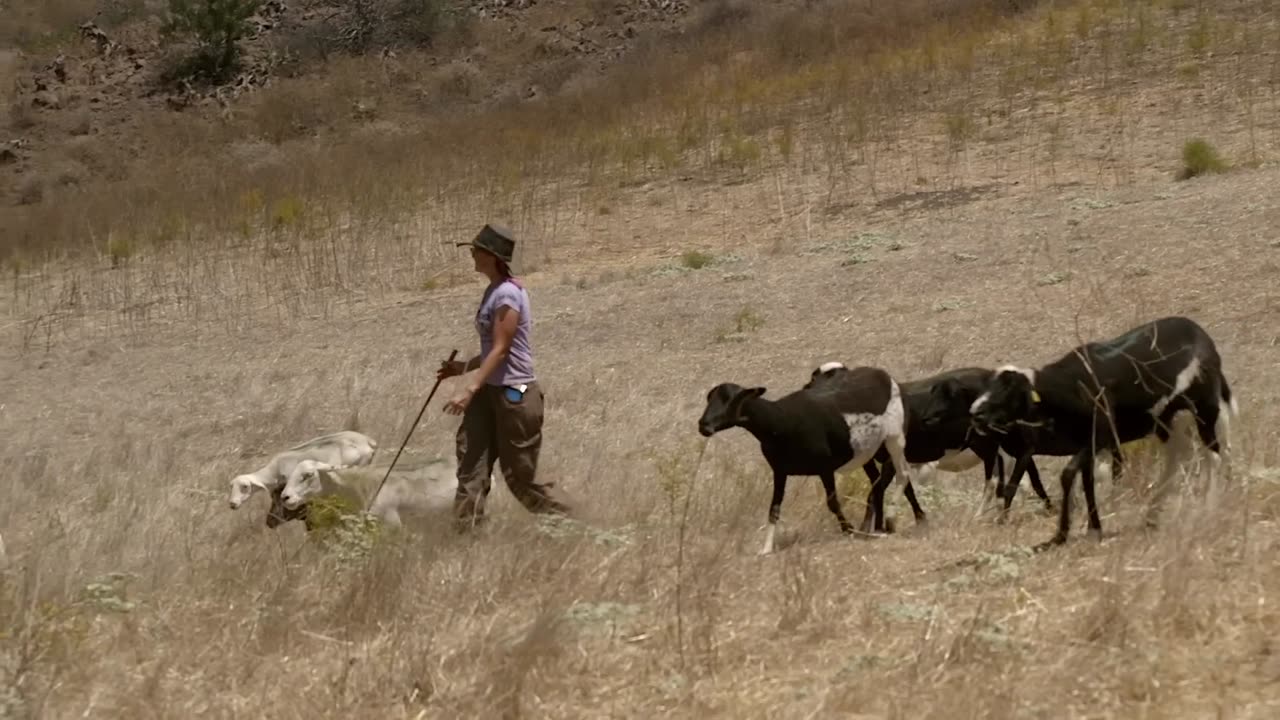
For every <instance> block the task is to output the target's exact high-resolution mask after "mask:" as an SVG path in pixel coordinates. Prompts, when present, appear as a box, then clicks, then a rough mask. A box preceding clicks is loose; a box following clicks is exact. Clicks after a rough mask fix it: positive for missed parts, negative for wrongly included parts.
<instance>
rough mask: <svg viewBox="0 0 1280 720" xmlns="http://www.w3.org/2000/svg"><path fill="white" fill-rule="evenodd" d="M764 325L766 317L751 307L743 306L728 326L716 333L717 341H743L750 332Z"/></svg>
mask: <svg viewBox="0 0 1280 720" xmlns="http://www.w3.org/2000/svg"><path fill="white" fill-rule="evenodd" d="M763 326H764V318H763V317H761V316H760V315H759V314H757V313H756V312H755V311H754V310H752V309H751V308H750V307H743V308H742V309H740V310H738V312H737V314H735V315H734V316H733V320H731V321H730V324H729V326H728V327H727V328H725V329H723V330H721V331H720V332H718V333H716V338H715V339H716V342H721V343H722V342H742V341H744V340H746V339H747V337H748V335H750V333H753V332H755V331H756V330H759V329H760V328H761V327H763Z"/></svg>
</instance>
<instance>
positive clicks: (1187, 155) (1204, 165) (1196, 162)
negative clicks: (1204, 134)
mask: <svg viewBox="0 0 1280 720" xmlns="http://www.w3.org/2000/svg"><path fill="white" fill-rule="evenodd" d="M1226 169H1227V163H1226V161H1224V160H1223V159H1222V158H1221V157H1220V156H1219V155H1218V151H1217V150H1216V149H1214V147H1213V146H1212V145H1210V144H1209V143H1208V141H1206V140H1204V139H1202V138H1195V139H1193V140H1188V141H1187V142H1186V144H1184V145H1183V146H1182V170H1181V171H1180V172H1179V173H1178V178H1179V179H1180V180H1186V179H1188V178H1193V177H1195V176H1197V175H1205V174H1208V173H1220V172H1224V171H1225V170H1226Z"/></svg>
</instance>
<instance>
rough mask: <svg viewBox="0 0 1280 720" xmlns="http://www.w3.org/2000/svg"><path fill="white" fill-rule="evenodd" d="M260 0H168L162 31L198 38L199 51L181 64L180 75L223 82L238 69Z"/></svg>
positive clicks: (176, 35) (172, 34)
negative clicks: (242, 50)
mask: <svg viewBox="0 0 1280 720" xmlns="http://www.w3.org/2000/svg"><path fill="white" fill-rule="evenodd" d="M260 5H261V0H169V14H168V17H167V18H166V19H165V22H164V24H163V25H162V28H161V31H162V32H163V33H164V34H165V35H167V36H170V37H187V38H191V39H193V40H194V41H195V42H196V52H195V54H194V55H192V56H191V57H190V58H189V60H188V61H187V62H186V63H183V64H182V65H181V66H180V69H179V73H180V75H186V76H195V77H200V78H202V79H206V80H209V81H212V82H220V81H222V80H225V79H226V78H228V77H229V76H230V74H231V73H232V72H233V71H234V70H235V68H236V65H237V61H238V60H239V54H240V41H241V39H243V38H244V37H245V35H247V34H248V32H249V19H250V18H252V17H253V15H254V14H255V13H256V12H258V7H259V6H260Z"/></svg>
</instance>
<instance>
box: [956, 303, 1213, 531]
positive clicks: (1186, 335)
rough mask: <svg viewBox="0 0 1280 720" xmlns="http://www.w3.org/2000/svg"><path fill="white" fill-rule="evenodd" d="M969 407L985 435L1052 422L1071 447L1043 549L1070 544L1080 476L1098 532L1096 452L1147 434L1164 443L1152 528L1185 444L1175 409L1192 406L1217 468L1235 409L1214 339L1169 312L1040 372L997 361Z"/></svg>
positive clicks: (1149, 520)
mask: <svg viewBox="0 0 1280 720" xmlns="http://www.w3.org/2000/svg"><path fill="white" fill-rule="evenodd" d="M971 410H972V413H973V419H974V427H975V430H977V431H979V432H981V433H984V434H995V435H999V436H1005V435H1008V433H1009V431H1010V430H1011V429H1013V428H1015V427H1016V426H1019V425H1021V426H1026V427H1050V428H1052V431H1053V435H1054V436H1057V437H1060V438H1062V439H1064V442H1065V443H1066V445H1067V448H1068V449H1069V448H1074V450H1075V452H1074V454H1073V455H1072V457H1071V460H1070V461H1069V462H1068V463H1067V465H1066V467H1065V468H1063V470H1062V477H1061V484H1062V506H1061V512H1060V515H1059V519H1058V531H1057V533H1056V534H1055V535H1054V536H1053V538H1052V539H1051V540H1049V541H1048V542H1045V543H1042V544H1040V545H1039V546H1037V547H1038V549H1045V548H1048V547H1051V546H1053V545H1059V544H1062V543H1064V542H1066V541H1067V535H1068V531H1069V526H1070V523H1071V487H1072V485H1073V483H1074V481H1075V475H1076V473H1080V475H1081V477H1082V480H1083V483H1084V485H1083V487H1084V497H1085V502H1086V504H1087V506H1088V511H1089V530H1090V532H1091V533H1093V534H1094V535H1096V536H1098V537H1101V534H1102V523H1101V521H1100V520H1099V518H1098V507H1097V501H1096V499H1095V497H1094V485H1093V468H1094V462H1095V457H1096V455H1097V454H1098V453H1101V452H1106V453H1108V454H1110V455H1111V456H1112V457H1115V455H1116V451H1117V450H1118V449H1119V447H1120V445H1122V444H1124V443H1127V442H1131V441H1133V440H1139V439H1142V438H1145V437H1148V436H1150V435H1152V434H1155V435H1156V437H1157V438H1159V440H1160V442H1161V444H1162V446H1163V447H1164V450H1165V453H1164V467H1163V468H1162V471H1161V476H1160V479H1159V481H1158V485H1157V488H1156V492H1155V495H1154V497H1153V499H1152V502H1151V506H1150V507H1149V509H1148V512H1147V524H1148V525H1149V526H1153V525H1155V519H1156V515H1157V514H1158V512H1159V509H1160V506H1161V504H1162V502H1163V499H1164V496H1165V494H1166V493H1167V492H1168V489H1169V482H1170V480H1171V479H1172V475H1173V472H1174V471H1175V470H1176V466H1177V464H1178V463H1179V462H1180V461H1181V460H1182V457H1183V456H1184V455H1185V451H1186V450H1188V449H1190V447H1189V445H1188V439H1187V438H1186V433H1185V432H1183V431H1182V429H1181V428H1174V427H1173V426H1172V423H1173V421H1174V418H1175V416H1179V415H1180V414H1181V413H1182V412H1183V411H1187V412H1190V413H1191V415H1192V417H1193V418H1194V421H1195V423H1196V427H1197V429H1198V431H1199V435H1200V440H1201V441H1202V442H1203V443H1204V446H1205V448H1206V449H1207V450H1209V451H1212V453H1213V455H1212V458H1213V464H1214V465H1218V464H1220V463H1221V461H1222V454H1223V451H1224V448H1225V447H1226V446H1227V439H1228V438H1227V429H1228V427H1227V426H1228V415H1235V414H1236V404H1235V400H1234V399H1233V398H1232V397H1231V389H1230V387H1229V386H1228V384H1227V380H1226V377H1225V376H1224V375H1223V373H1222V360H1221V357H1220V356H1219V355H1218V350H1217V347H1216V346H1215V344H1214V342H1213V339H1212V338H1211V337H1210V336H1209V334H1208V333H1207V332H1205V330H1204V328H1202V327H1201V326H1200V325H1199V324H1198V323H1196V322H1195V321H1193V320H1191V319H1189V318H1186V317H1181V316H1171V317H1164V318H1160V319H1158V320H1154V321H1151V322H1148V323H1144V324H1142V325H1139V326H1138V327H1135V328H1133V329H1132V330H1130V331H1128V332H1126V333H1124V334H1122V335H1119V336H1117V337H1114V338H1110V339H1107V340H1103V341H1094V342H1089V343H1085V344H1083V345H1079V346H1077V347H1075V348H1073V349H1071V350H1070V351H1069V352H1067V353H1066V354H1065V355H1063V356H1062V357H1060V358H1059V359H1058V360H1055V361H1054V362H1052V363H1049V364H1048V365H1044V366H1043V367H1041V368H1039V369H1030V368H1019V367H1014V366H1005V367H1002V368H1000V369H998V370H997V371H996V375H995V377H994V378H993V379H992V381H991V383H990V385H989V386H988V388H987V391H986V392H984V393H983V394H982V396H981V397H979V398H978V399H977V400H975V401H974V403H973V406H972V408H971ZM1170 440H1172V441H1173V442H1170ZM1220 443H1221V444H1220Z"/></svg>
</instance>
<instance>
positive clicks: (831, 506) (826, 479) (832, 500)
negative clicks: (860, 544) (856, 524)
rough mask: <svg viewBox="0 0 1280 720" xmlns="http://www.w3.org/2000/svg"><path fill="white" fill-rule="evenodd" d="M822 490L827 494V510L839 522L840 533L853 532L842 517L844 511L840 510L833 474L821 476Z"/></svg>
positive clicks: (827, 473)
mask: <svg viewBox="0 0 1280 720" xmlns="http://www.w3.org/2000/svg"><path fill="white" fill-rule="evenodd" d="M821 478H822V489H823V490H825V491H826V493H827V509H828V510H830V511H831V513H832V514H833V515H835V516H836V520H839V521H840V532H842V533H844V534H846V535H848V534H849V533H851V532H853V525H851V524H849V521H848V520H846V519H845V517H844V511H843V510H841V509H840V497H839V496H838V495H836V475H835V473H833V472H825V473H823V474H822V475H821Z"/></svg>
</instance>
